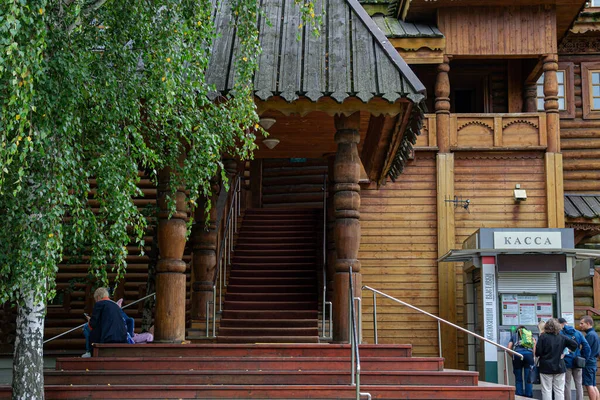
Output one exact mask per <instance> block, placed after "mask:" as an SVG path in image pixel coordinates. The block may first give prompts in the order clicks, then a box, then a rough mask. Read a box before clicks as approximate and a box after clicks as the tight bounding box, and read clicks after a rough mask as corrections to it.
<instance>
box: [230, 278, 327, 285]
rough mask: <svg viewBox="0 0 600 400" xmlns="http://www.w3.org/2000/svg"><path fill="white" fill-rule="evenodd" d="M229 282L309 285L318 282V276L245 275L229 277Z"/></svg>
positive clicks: (238, 283) (234, 283) (232, 283)
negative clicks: (255, 276) (257, 276)
mask: <svg viewBox="0 0 600 400" xmlns="http://www.w3.org/2000/svg"><path fill="white" fill-rule="evenodd" d="M229 283H230V284H231V285H258V286H262V285H284V286H290V285H309V284H313V285H314V284H316V277H315V278H297V277H291V278H285V277H283V278H282V277H260V278H254V277H244V278H236V277H232V278H230V279H229Z"/></svg>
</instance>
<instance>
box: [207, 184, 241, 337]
mask: <svg viewBox="0 0 600 400" xmlns="http://www.w3.org/2000/svg"><path fill="white" fill-rule="evenodd" d="M241 182H242V180H241V178H240V174H237V175H236V176H235V179H234V181H233V185H232V186H231V190H230V193H231V201H230V203H229V208H228V211H227V220H226V221H225V225H224V228H223V237H222V238H221V243H220V245H219V253H218V260H217V271H216V276H215V282H213V287H212V298H213V299H212V301H207V302H206V337H207V338H215V337H217V333H216V330H217V328H216V326H217V323H216V321H217V306H216V303H217V283H218V285H219V314H220V313H221V312H223V288H226V287H227V267H228V266H230V265H231V253H232V252H233V247H234V246H233V240H234V235H235V234H236V233H237V232H238V218H239V216H240V214H241V206H240V205H241V203H240V202H241ZM211 307H212V313H211V312H210V308H211ZM211 317H212V321H211ZM211 323H212V324H211ZM211 325H212V335H211V334H210V333H209V332H210V331H211V329H210V328H211Z"/></svg>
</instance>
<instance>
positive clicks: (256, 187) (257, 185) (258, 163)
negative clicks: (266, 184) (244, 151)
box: [250, 159, 262, 208]
mask: <svg viewBox="0 0 600 400" xmlns="http://www.w3.org/2000/svg"><path fill="white" fill-rule="evenodd" d="M250 192H252V207H254V208H261V207H262V160H261V159H258V160H252V161H251V162H250Z"/></svg>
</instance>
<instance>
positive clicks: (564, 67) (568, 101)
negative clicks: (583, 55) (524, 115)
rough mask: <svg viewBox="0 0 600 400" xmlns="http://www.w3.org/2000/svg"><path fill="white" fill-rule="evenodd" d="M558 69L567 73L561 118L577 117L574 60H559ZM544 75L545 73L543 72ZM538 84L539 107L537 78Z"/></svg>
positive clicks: (560, 112)
mask: <svg viewBox="0 0 600 400" xmlns="http://www.w3.org/2000/svg"><path fill="white" fill-rule="evenodd" d="M599 64H600V63H599ZM558 71H564V73H565V81H564V87H565V109H564V110H559V115H560V118H565V119H566V118H575V95H574V86H573V85H574V83H575V73H574V65H573V63H572V62H559V63H558ZM542 75H543V74H542ZM535 85H536V89H535V90H536V98H535V105H536V108H537V99H538V97H537V80H536V81H535ZM538 112H544V110H538Z"/></svg>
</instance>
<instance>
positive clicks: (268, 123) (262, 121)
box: [258, 117, 277, 148]
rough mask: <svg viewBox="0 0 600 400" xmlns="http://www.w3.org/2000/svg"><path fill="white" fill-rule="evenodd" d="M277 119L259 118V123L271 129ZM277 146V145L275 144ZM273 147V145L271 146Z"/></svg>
mask: <svg viewBox="0 0 600 400" xmlns="http://www.w3.org/2000/svg"><path fill="white" fill-rule="evenodd" d="M275 122H277V121H276V119H275V118H266V117H265V118H261V119H259V120H258V123H259V124H260V126H262V127H263V129H264V130H269V128H270V127H272V126H273V124H275ZM273 147H275V146H273ZM269 148H271V147H269Z"/></svg>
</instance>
